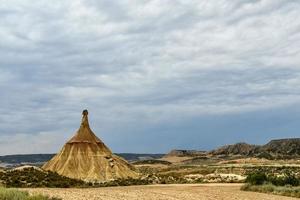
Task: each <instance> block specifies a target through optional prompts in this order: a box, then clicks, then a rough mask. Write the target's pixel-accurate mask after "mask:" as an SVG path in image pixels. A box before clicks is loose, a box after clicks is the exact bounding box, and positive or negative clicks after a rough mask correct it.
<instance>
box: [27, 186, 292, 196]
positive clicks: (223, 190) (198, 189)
mask: <svg viewBox="0 0 300 200" xmlns="http://www.w3.org/2000/svg"><path fill="white" fill-rule="evenodd" d="M240 187H241V184H192V185H152V186H128V187H106V188H92V189H91V188H88V189H57V188H53V189H52V188H35V189H24V190H27V191H29V192H30V193H35V194H36V193H42V194H45V195H49V196H56V197H61V198H63V200H102V199H103V200H113V199H118V200H119V199H122V200H129V199H130V200H175V199H178V200H185V199H186V200H218V199H220V200H229V199H230V200H231V199H236V200H292V199H296V198H290V197H282V196H275V195H269V194H262V193H254V192H244V191H240Z"/></svg>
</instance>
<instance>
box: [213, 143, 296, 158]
mask: <svg viewBox="0 0 300 200" xmlns="http://www.w3.org/2000/svg"><path fill="white" fill-rule="evenodd" d="M209 153H210V154H212V155H228V156H230V155H244V156H249V157H257V158H266V159H293V158H300V138H289V139H278V140H271V141H270V142H268V143H267V144H265V145H261V146H259V145H250V144H246V143H237V144H234V145H226V146H223V147H220V148H218V149H216V150H213V151H211V152H209Z"/></svg>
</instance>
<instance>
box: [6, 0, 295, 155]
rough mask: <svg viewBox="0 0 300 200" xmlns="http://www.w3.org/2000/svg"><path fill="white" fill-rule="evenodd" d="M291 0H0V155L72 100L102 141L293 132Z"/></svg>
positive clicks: (166, 144) (25, 143)
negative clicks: (86, 115) (87, 113)
mask: <svg viewBox="0 0 300 200" xmlns="http://www.w3.org/2000/svg"><path fill="white" fill-rule="evenodd" d="M299 10H300V1H298V0H230V1H228V0H202V1H198V0H151V1H150V0H128V1H125V0H118V1H111V0H64V1H61V0H53V1H49V0H39V1H33V0H9V1H7V0H0V19H1V20H0V113H1V115H0V155H7V154H26V153H55V152H58V151H59V150H60V148H61V147H62V146H63V144H64V143H65V142H66V141H67V140H68V139H69V138H70V137H71V136H72V135H73V134H74V133H75V132H76V130H77V129H78V127H79V125H80V120H81V113H82V110H83V109H88V110H89V119H90V125H91V127H92V129H93V131H94V132H95V133H96V134H97V135H98V136H99V137H100V138H101V139H102V140H103V141H104V142H105V143H106V144H107V145H108V146H109V147H110V148H111V149H112V151H113V152H131V153H166V152H168V151H170V150H171V149H198V150H211V149H213V148H216V147H218V146H220V145H225V144H232V143H236V142H247V143H251V144H265V143H267V142H268V141H269V140H271V139H277V138H289V137H300V131H299V129H300V123H299V121H300V12H299Z"/></svg>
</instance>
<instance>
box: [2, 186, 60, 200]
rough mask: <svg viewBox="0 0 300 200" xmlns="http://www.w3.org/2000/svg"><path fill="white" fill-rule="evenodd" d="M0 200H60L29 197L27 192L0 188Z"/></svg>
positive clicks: (37, 196) (41, 196) (45, 197)
mask: <svg viewBox="0 0 300 200" xmlns="http://www.w3.org/2000/svg"><path fill="white" fill-rule="evenodd" d="M0 200H61V199H60V198H56V197H48V196H43V195H29V194H28V192H24V191H18V190H15V189H7V188H0Z"/></svg>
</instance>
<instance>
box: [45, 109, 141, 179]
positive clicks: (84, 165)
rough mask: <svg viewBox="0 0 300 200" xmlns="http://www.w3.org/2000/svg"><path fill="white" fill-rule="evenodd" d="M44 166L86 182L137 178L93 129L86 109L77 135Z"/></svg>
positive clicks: (131, 167)
mask: <svg viewBox="0 0 300 200" xmlns="http://www.w3.org/2000/svg"><path fill="white" fill-rule="evenodd" d="M42 168H43V169H44V170H49V171H54V172H57V173H58V174H61V175H64V176H67V177H70V178H76V179H82V180H85V181H109V180H113V179H119V178H135V177H137V173H136V172H135V171H133V166H131V165H130V164H129V163H127V161H125V160H124V159H122V158H120V157H118V156H116V155H114V154H112V152H111V151H110V149H109V148H108V147H107V146H106V145H105V144H104V143H103V142H102V141H101V140H100V139H99V138H98V137H97V136H96V135H95V134H94V133H93V131H92V130H91V129H90V126H89V122H88V111H87V110H84V111H83V117H82V122H81V126H80V128H79V130H78V131H77V133H76V134H75V136H74V137H72V138H71V139H70V140H69V141H68V142H67V143H66V144H65V145H64V147H63V148H62V150H61V151H60V152H59V153H58V154H57V155H55V156H54V157H53V158H52V159H51V160H50V161H49V162H47V163H46V164H45V165H44V166H43V167H42Z"/></svg>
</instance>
